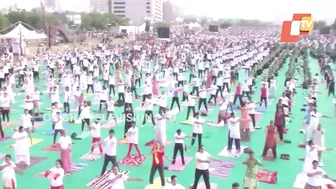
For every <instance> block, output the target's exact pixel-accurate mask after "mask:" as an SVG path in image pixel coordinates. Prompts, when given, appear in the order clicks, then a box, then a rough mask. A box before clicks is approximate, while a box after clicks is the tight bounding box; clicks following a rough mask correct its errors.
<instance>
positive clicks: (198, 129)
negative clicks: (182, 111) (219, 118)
mask: <svg viewBox="0 0 336 189" xmlns="http://www.w3.org/2000/svg"><path fill="white" fill-rule="evenodd" d="M193 122H194V127H193V133H196V134H202V133H203V127H202V125H203V123H204V122H205V120H204V119H203V118H201V117H199V118H194V119H193Z"/></svg>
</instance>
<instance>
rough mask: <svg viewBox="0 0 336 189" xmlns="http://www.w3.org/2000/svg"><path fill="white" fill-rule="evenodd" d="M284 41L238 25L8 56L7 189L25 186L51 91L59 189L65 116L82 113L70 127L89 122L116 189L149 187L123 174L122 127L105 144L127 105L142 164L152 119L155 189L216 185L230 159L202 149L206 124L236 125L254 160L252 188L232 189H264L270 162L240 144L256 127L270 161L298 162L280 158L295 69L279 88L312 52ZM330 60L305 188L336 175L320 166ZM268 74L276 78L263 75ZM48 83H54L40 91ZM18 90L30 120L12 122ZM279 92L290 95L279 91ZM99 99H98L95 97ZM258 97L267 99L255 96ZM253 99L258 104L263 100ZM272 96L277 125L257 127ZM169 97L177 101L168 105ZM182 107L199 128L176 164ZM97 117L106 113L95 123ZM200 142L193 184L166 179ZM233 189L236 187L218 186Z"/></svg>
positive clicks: (3, 71)
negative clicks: (105, 127) (215, 167)
mask: <svg viewBox="0 0 336 189" xmlns="http://www.w3.org/2000/svg"><path fill="white" fill-rule="evenodd" d="M187 33H188V35H187ZM262 36H267V38H265V37H262ZM278 41H279V35H278V34H277V32H276V31H275V30H265V31H260V30H256V31H255V30H253V29H246V28H235V29H228V30H227V31H225V32H224V34H221V33H209V32H204V31H202V32H195V33H193V34H192V35H190V32H185V33H183V32H182V33H181V32H179V34H178V33H173V37H172V38H171V40H170V41H169V42H167V41H161V40H157V39H155V40H150V42H149V41H140V40H139V41H135V42H132V43H128V44H124V45H119V46H117V47H113V48H110V47H108V46H105V44H100V45H98V46H97V47H96V48H92V50H91V49H90V50H84V49H76V51H75V52H71V51H69V50H67V49H65V50H64V51H61V52H56V53H52V52H51V51H48V52H46V53H45V54H44V55H43V56H37V55H35V56H22V57H19V58H17V57H16V58H15V57H14V56H12V55H4V56H3V57H2V58H1V61H2V65H1V67H0V88H1V96H0V107H1V122H0V134H1V138H2V139H1V140H5V138H6V136H7V135H8V132H9V130H8V127H9V126H12V127H14V126H19V127H18V128H15V133H14V135H13V136H12V138H13V139H14V140H15V145H14V148H15V150H14V156H13V157H14V160H12V156H11V155H10V154H7V155H6V156H5V161H4V162H3V164H1V166H0V170H1V171H2V174H3V177H2V183H3V186H4V188H5V189H14V188H16V187H17V186H18V185H19V184H20V183H17V182H16V173H22V172H21V171H20V170H19V169H18V168H17V167H16V164H18V163H20V162H21V161H23V162H24V163H25V164H26V166H30V150H29V148H30V144H32V143H33V137H32V136H33V135H34V130H35V124H36V122H37V121H36V120H38V119H39V118H41V117H43V116H42V114H43V110H41V109H40V106H41V104H40V102H41V95H42V93H44V94H47V95H48V99H49V102H50V108H49V109H50V111H51V115H52V116H51V118H52V119H51V120H49V122H44V123H45V124H50V127H51V128H52V130H54V135H53V143H54V144H55V145H58V147H59V149H60V159H58V160H56V163H55V166H54V167H53V168H51V169H49V170H47V171H46V172H45V177H46V178H47V179H49V180H50V185H51V188H52V189H63V188H66V186H64V184H63V178H64V177H65V175H66V174H68V173H71V171H72V170H71V167H72V164H73V163H72V162H73V161H72V155H71V153H72V148H75V146H73V145H72V143H73V141H72V139H73V137H74V136H72V135H68V133H67V132H66V131H65V129H64V122H65V121H66V119H65V117H64V116H67V115H69V114H70V113H71V111H72V109H75V110H76V111H78V115H76V116H75V118H74V119H71V120H68V121H70V122H71V123H81V128H80V130H78V133H77V135H80V134H82V133H83V132H85V130H89V131H90V134H91V137H92V147H91V148H90V152H91V153H93V151H94V149H95V146H96V145H97V146H98V149H99V153H100V154H102V155H103V156H104V164H103V167H102V170H101V175H102V176H103V175H104V174H105V173H106V170H107V169H108V164H109V162H111V163H112V165H113V166H112V172H111V174H110V175H109V177H108V182H109V185H110V188H112V189H124V188H125V186H124V181H137V182H144V181H143V179H140V178H131V177H130V176H129V175H128V174H125V173H124V172H120V171H119V165H118V162H119V159H118V158H120V156H121V155H120V154H119V153H118V147H117V146H118V139H117V138H116V136H115V131H114V130H113V129H111V130H109V136H108V137H107V138H106V139H104V140H103V139H101V132H102V131H101V126H102V124H103V122H104V121H108V120H109V119H112V120H113V121H114V124H121V123H119V121H120V120H119V119H117V117H118V115H116V109H117V108H121V109H122V111H123V113H124V114H125V116H124V120H122V124H124V133H123V136H124V137H125V139H122V140H127V142H128V145H129V149H128V151H127V154H126V159H127V158H132V159H134V158H135V161H136V160H141V158H142V153H141V151H140V148H139V146H138V144H139V132H142V131H141V128H142V127H148V125H149V123H147V122H148V120H150V121H151V124H152V126H153V129H155V136H153V138H155V140H154V142H153V144H152V150H151V155H152V166H151V169H150V171H149V172H150V173H149V184H153V182H154V176H155V174H156V172H158V173H159V177H160V183H161V186H162V187H163V188H164V189H184V188H189V187H190V188H191V189H197V188H198V183H199V180H200V177H201V176H202V178H203V180H204V184H205V188H206V189H211V185H210V183H211V182H210V163H211V162H216V161H218V162H220V161H222V160H220V159H219V158H217V157H215V156H213V155H211V154H210V153H208V152H207V151H206V150H205V146H204V145H203V140H204V135H203V133H205V130H207V127H204V125H206V124H209V125H213V126H217V127H224V126H227V127H228V133H227V135H228V142H227V150H228V151H229V152H231V151H233V149H235V152H236V153H239V152H240V151H244V152H245V153H248V154H249V156H248V158H247V159H246V160H245V161H243V164H244V165H246V172H245V175H244V177H243V182H242V184H238V183H233V184H232V188H233V189H237V188H239V187H242V188H244V189H257V188H258V187H259V180H258V177H257V168H258V167H259V166H263V163H262V162H261V161H260V160H259V159H258V158H257V157H258V156H256V155H255V154H254V151H253V149H248V150H246V149H243V148H241V142H248V141H250V140H252V132H253V131H255V130H258V129H265V130H266V136H265V144H264V150H263V152H262V157H263V158H268V153H267V152H268V150H269V149H271V150H272V157H271V158H272V159H275V158H279V157H280V158H282V159H289V155H288V154H284V153H283V154H281V155H280V156H279V154H278V151H277V148H276V146H277V144H279V143H288V142H290V141H288V140H286V139H284V134H285V133H286V132H288V127H287V124H289V123H290V122H289V119H290V118H291V114H292V110H293V105H294V96H295V95H296V87H298V85H299V84H298V81H297V80H298V79H297V78H295V77H294V73H293V72H289V74H288V75H287V76H286V82H285V84H284V85H285V87H284V89H282V87H281V88H280V87H278V86H279V84H277V71H278V70H279V69H281V67H282V65H283V64H285V62H286V60H287V59H289V58H290V59H293V62H295V61H296V59H305V58H306V57H305V55H304V53H300V52H304V50H302V49H301V50H297V49H300V48H301V47H296V46H295V47H294V48H293V47H291V46H290V45H286V44H285V45H280V44H279V43H278ZM293 56H296V57H294V58H293ZM326 60H327V58H326V57H320V58H319V62H320V66H321V73H322V74H323V75H324V77H323V78H322V77H319V75H318V74H316V75H315V76H314V77H313V78H312V81H311V83H310V86H309V90H308V92H309V97H307V104H306V105H305V109H306V116H305V117H304V122H303V123H304V125H305V128H306V129H305V130H304V134H306V141H305V143H304V144H302V145H303V147H304V148H306V156H305V158H304V164H303V173H304V174H305V175H306V176H307V182H306V183H305V186H304V187H305V189H321V188H322V186H324V178H326V179H329V177H328V176H327V174H326V173H325V171H323V170H322V168H319V166H321V165H322V164H323V163H322V159H321V158H322V152H324V151H326V150H332V149H331V148H326V147H325V145H324V137H323V136H324V132H325V130H324V129H323V127H322V125H321V124H320V122H319V120H320V119H322V118H323V117H326V118H328V117H327V116H324V115H322V114H320V113H318V111H317V105H318V103H317V99H318V98H317V96H318V94H320V93H319V89H318V85H319V84H320V83H321V80H326V81H327V88H328V94H329V95H330V94H332V95H334V80H333V77H334V76H333V73H332V70H331V69H330V67H328V64H327V62H326ZM327 61H328V60H327ZM290 64H291V63H290ZM45 68H46V69H45ZM263 72H265V73H266V72H267V73H268V74H262V73H263ZM41 73H42V74H44V75H41ZM43 78H46V79H43ZM39 82H43V83H45V85H44V86H43V87H37V84H38V83H39ZM257 83H261V84H260V85H259V84H257ZM16 88H22V90H23V95H24V97H23V98H24V102H23V104H22V107H23V110H24V111H22V115H21V118H20V119H21V124H18V123H16V122H15V121H12V118H11V117H12V114H13V112H14V111H12V107H13V104H16V103H17V102H16V95H17V92H16V91H17V89H16ZM279 88H280V90H283V91H279ZM42 91H46V92H42ZM258 91H260V92H258ZM276 94H281V95H280V96H277V95H276ZM92 95H93V101H92V102H91V101H89V100H88V98H89V97H90V96H92ZM255 95H260V96H257V98H256V97H255ZM253 99H258V101H259V102H256V101H254V100H253ZM272 99H273V100H275V101H276V102H277V104H276V108H275V111H274V112H275V115H274V119H272V120H269V124H268V125H267V126H266V127H262V126H258V120H257V119H256V117H257V114H259V112H258V111H259V110H261V109H263V111H272V110H270V108H269V102H270V100H272ZM137 100H139V101H141V107H134V101H137ZM168 100H170V101H171V104H168ZM93 102H97V104H99V109H98V110H93V108H92V105H93V104H94V103H93ZM20 105H21V104H20ZM176 106H177V107H176ZM210 106H211V107H218V119H217V120H207V119H206V117H204V116H207V115H208V114H210V110H209V107H210ZM156 107H158V109H157V108H156ZM182 107H186V108H187V112H186V115H185V120H186V121H190V123H191V124H192V125H193V129H192V133H190V134H189V135H188V134H187V133H185V132H183V130H182V129H181V128H177V129H176V132H175V134H174V150H173V156H172V158H170V157H168V156H167V153H166V148H165V147H166V146H167V144H168V139H167V127H168V125H169V124H170V119H175V117H176V116H177V115H180V114H181V113H182V112H183V111H182ZM103 109H106V111H103ZM93 111H98V112H99V113H100V114H101V115H104V116H100V117H99V118H96V117H94V114H93ZM139 111H143V112H144V115H143V119H142V120H141V121H140V122H139V120H138V119H137V116H136V114H137V113H136V112H139ZM62 113H63V114H62ZM183 117H184V116H183ZM78 121H79V122H78ZM136 121H137V122H136ZM58 134H60V136H58ZM148 135H150V134H148ZM277 135H278V137H277ZM148 137H149V138H148V139H151V138H152V137H151V136H148ZM187 138H190V139H191V142H190V145H189V144H187V141H186V139H187ZM277 138H279V139H277ZM207 140H211V138H210V139H207ZM196 141H197V146H198V150H197V152H195V159H196V167H195V176H194V181H193V183H191V186H182V185H181V184H179V183H178V179H177V176H175V175H172V176H171V177H170V178H169V179H166V176H167V175H166V173H165V167H166V166H167V165H168V164H175V163H176V162H175V160H176V158H177V155H178V154H179V156H181V160H182V164H183V165H185V159H184V153H185V150H186V149H187V147H188V146H191V147H192V146H193V145H194V144H195V142H196ZM233 143H234V146H233ZM133 147H134V148H135V150H136V152H137V156H136V157H131V151H132V149H133ZM164 159H167V160H168V162H167V161H165V160H164ZM131 175H133V174H132V173H131ZM134 175H136V174H134ZM240 185H241V186H240ZM228 187H231V186H219V188H228Z"/></svg>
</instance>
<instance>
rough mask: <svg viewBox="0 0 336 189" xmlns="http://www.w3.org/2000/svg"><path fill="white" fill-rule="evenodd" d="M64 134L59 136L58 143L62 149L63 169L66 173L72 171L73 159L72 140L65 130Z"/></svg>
mask: <svg viewBox="0 0 336 189" xmlns="http://www.w3.org/2000/svg"><path fill="white" fill-rule="evenodd" d="M61 134H62V136H61V137H60V138H59V141H58V144H59V146H60V151H61V160H62V162H63V169H64V171H65V173H71V167H72V161H71V148H72V140H71V138H70V137H69V136H68V135H67V134H66V132H65V131H64V130H62V132H61Z"/></svg>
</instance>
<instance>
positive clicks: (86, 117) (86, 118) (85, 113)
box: [80, 101, 91, 133]
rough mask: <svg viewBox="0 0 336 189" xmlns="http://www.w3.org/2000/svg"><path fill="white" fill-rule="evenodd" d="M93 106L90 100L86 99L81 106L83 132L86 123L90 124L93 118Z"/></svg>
mask: <svg viewBox="0 0 336 189" xmlns="http://www.w3.org/2000/svg"><path fill="white" fill-rule="evenodd" d="M90 111H91V107H90V106H89V104H88V102H87V101H85V102H84V105H83V106H82V107H81V111H80V118H81V119H82V129H81V132H82V133H83V132H84V126H85V123H86V125H87V126H90V124H91V123H90V118H91V113H90Z"/></svg>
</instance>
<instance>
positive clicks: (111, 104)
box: [106, 96, 127, 124]
mask: <svg viewBox="0 0 336 189" xmlns="http://www.w3.org/2000/svg"><path fill="white" fill-rule="evenodd" d="M106 104H107V111H106V120H108V119H109V116H110V114H111V115H112V117H113V119H114V121H115V124H117V118H116V116H115V115H114V101H113V99H112V97H111V96H110V97H109V98H108V100H107V102H106ZM125 107H127V105H125Z"/></svg>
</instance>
